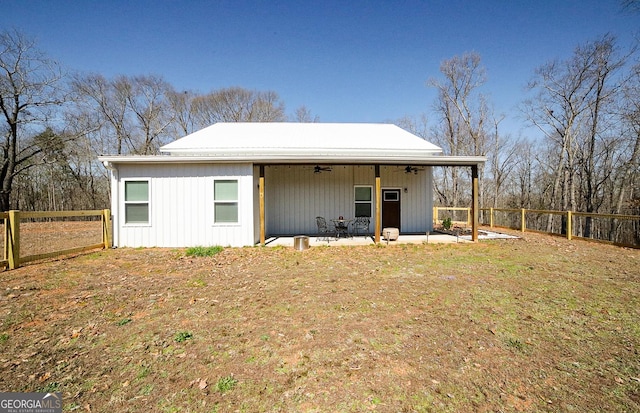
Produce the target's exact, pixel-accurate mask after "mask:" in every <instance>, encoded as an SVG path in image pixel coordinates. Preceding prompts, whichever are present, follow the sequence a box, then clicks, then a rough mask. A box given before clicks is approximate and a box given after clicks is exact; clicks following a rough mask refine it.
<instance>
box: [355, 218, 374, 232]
mask: <svg viewBox="0 0 640 413" xmlns="http://www.w3.org/2000/svg"><path fill="white" fill-rule="evenodd" d="M370 223H371V220H370V219H369V217H357V218H356V220H355V221H353V235H355V236H358V235H364V236H367V235H369V224H370Z"/></svg>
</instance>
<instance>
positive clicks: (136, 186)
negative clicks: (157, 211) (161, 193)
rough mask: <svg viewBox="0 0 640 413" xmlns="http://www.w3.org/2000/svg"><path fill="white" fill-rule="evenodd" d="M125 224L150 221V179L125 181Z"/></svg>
mask: <svg viewBox="0 0 640 413" xmlns="http://www.w3.org/2000/svg"><path fill="white" fill-rule="evenodd" d="M124 222H125V224H148V223H149V181H148V180H144V181H142V180H141V181H125V182H124Z"/></svg>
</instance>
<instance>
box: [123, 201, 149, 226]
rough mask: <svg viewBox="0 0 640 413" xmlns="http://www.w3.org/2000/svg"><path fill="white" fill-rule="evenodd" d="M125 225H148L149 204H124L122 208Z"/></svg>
mask: <svg viewBox="0 0 640 413" xmlns="http://www.w3.org/2000/svg"><path fill="white" fill-rule="evenodd" d="M124 213H125V215H124V216H125V218H124V220H125V223H127V224H133V223H137V224H148V223H149V204H126V205H125V206H124Z"/></svg>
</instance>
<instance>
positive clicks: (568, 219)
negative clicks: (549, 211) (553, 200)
mask: <svg viewBox="0 0 640 413" xmlns="http://www.w3.org/2000/svg"><path fill="white" fill-rule="evenodd" d="M571 215H572V214H571V211H567V239H568V240H571V235H572V232H573V229H572V228H571V227H572V224H571Z"/></svg>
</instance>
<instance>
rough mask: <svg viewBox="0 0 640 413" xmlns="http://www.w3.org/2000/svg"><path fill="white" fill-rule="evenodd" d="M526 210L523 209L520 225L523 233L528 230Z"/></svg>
mask: <svg viewBox="0 0 640 413" xmlns="http://www.w3.org/2000/svg"><path fill="white" fill-rule="evenodd" d="M525 211H526V210H525V209H524V208H522V213H521V218H520V220H521V223H520V227H521V228H520V229H521V231H522V232H525V231H526V230H527V219H526V212H525Z"/></svg>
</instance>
